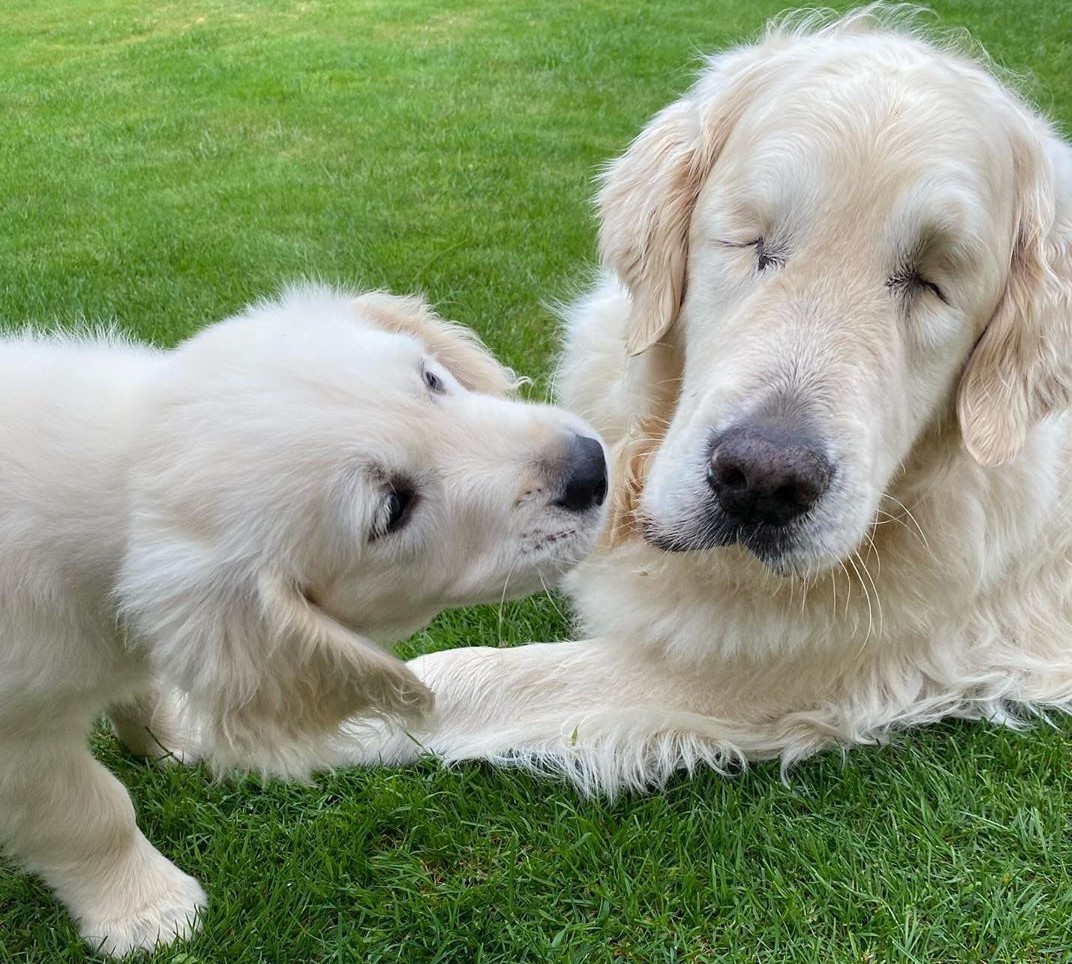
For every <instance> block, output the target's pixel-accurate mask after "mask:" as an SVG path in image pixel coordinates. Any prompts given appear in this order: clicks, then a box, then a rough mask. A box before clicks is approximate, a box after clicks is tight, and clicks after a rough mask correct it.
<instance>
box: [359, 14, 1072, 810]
mask: <svg viewBox="0 0 1072 964" xmlns="http://www.w3.org/2000/svg"><path fill="white" fill-rule="evenodd" d="M898 18H899V15H898V14H896V13H894V14H890V13H889V12H887V11H886V10H884V9H882V8H874V7H872V8H865V9H862V10H858V11H855V12H852V13H850V14H848V15H846V16H845V17H843V18H841V19H837V20H830V19H824V18H823V17H822V16H815V15H812V16H806V17H797V18H792V17H791V18H789V19H788V20H782V21H780V22H778V23H775V24H773V25H772V26H770V27H769V28H768V29H767V31H766V33H765V35H764V36H763V37H762V39H761V40H760V41H759V42H757V43H755V44H751V45H748V46H743V47H739V48H737V49H734V50H730V51H728V52H726V53H722V54H720V55H718V56H716V57H714V58H712V59H711V60H710V61H709V62H708V64H707V66H706V68H705V69H704V70H703V73H702V75H701V76H700V78H699V80H698V82H697V83H696V85H695V86H694V87H693V88H692V89H691V90H689V91H688V92H687V93H686V94H685V95H684V96H683V97H681V99H680V100H678V101H676V102H675V103H673V104H671V105H670V106H669V107H667V108H666V109H665V110H663V111H661V112H660V113H658V114H657V115H656V116H655V117H654V118H653V119H652V120H651V121H650V123H649V124H648V125H647V126H646V127H645V129H644V130H643V131H642V132H641V134H640V135H639V137H638V138H637V139H636V140H635V141H634V143H633V144H632V145H631V146H630V147H629V149H628V150H627V151H626V152H625V154H624V155H623V156H622V157H620V158H618V159H617V160H616V161H614V162H613V163H612V164H611V165H610V166H609V168H608V170H607V172H606V174H605V178H604V181H603V185H602V190H601V192H600V194H599V211H600V216H601V230H600V249H601V254H602V259H603V262H604V265H605V268H606V269H607V273H606V275H605V277H604V278H603V280H602V281H601V282H600V283H599V284H598V285H597V287H596V288H595V290H594V291H592V292H591V294H590V295H589V296H588V297H587V298H585V299H583V300H582V301H581V302H580V303H579V304H577V305H575V306H574V307H573V308H572V309H571V310H570V311H569V313H568V318H567V332H566V348H565V356H564V360H563V363H562V368H561V372H560V377H559V381H558V384H559V386H560V389H561V393H562V397H563V399H564V400H565V402H566V403H567V405H569V406H570V407H571V408H573V409H574V410H575V411H576V412H578V413H580V414H582V415H583V416H584V417H586V418H588V419H590V420H591V421H592V423H593V424H594V425H595V426H596V427H597V428H599V429H600V431H602V432H603V433H604V435H605V436H606V438H607V439H608V441H609V442H610V443H611V444H612V445H613V446H614V447H615V451H616V464H617V477H616V480H615V482H614V490H615V495H614V516H613V519H612V522H611V524H610V527H609V529H608V531H607V532H606V533H605V539H604V542H603V544H602V546H601V548H600V549H599V550H598V551H597V552H596V553H595V555H594V556H593V557H592V558H591V559H590V560H589V561H588V562H587V563H586V564H584V565H583V566H582V567H581V568H580V569H579V570H577V572H576V573H575V574H574V576H573V577H572V579H571V581H570V583H569V585H570V588H571V591H572V595H573V598H574V600H575V603H576V606H577V608H578V610H579V613H580V619H581V623H582V625H583V627H584V630H585V632H586V633H588V634H591V635H592V637H593V638H590V639H586V640H584V641H581V642H572V643H561V644H543V645H530V646H526V647H522V648H519V649H513V650H495V649H467V650H456V651H450V652H443V653H437V654H435V655H430V656H425V657H422V658H420V659H418V660H416V661H415V662H414V663H412V664H411V665H412V668H413V669H414V671H415V672H416V673H417V675H418V676H420V677H421V678H422V679H423V680H424V681H425V683H427V685H428V686H429V687H431V688H432V689H433V690H434V691H435V692H436V694H437V707H438V722H437V724H436V726H435V727H434V728H433V729H432V730H431V731H429V732H428V733H426V734H424V735H423V736H422V740H421V742H422V744H423V746H426V747H428V748H430V749H431V750H432V751H433V752H435V753H436V754H438V755H440V756H442V757H443V758H445V759H447V760H459V759H467V758H485V759H492V760H499V761H511V762H514V763H518V764H521V765H530V766H533V767H538V768H548V769H552V770H555V771H559V772H563V773H566V774H568V775H570V776H571V777H572V778H573V779H574V780H575V781H576V782H577V783H578V784H579V785H580V786H581V787H582V788H583V789H585V790H587V791H590V792H603V793H614V792H616V791H618V790H621V789H623V788H630V789H636V788H645V787H651V786H653V785H658V784H660V783H662V782H663V781H664V780H665V779H666V778H667V777H668V776H669V775H670V774H671V773H673V772H674V771H676V770H678V769H681V768H684V769H687V770H688V769H692V768H694V767H697V766H701V765H710V766H714V767H723V766H725V765H727V764H728V763H735V762H737V761H739V760H742V759H758V758H770V757H781V759H782V760H783V761H784V762H785V763H786V764H788V763H791V762H792V761H795V760H798V759H800V758H801V757H804V756H806V755H807V754H810V753H814V752H815V751H817V750H820V749H821V748H823V747H829V746H832V745H839V744H840V745H847V744H854V743H866V742H872V741H875V740H881V739H883V738H885V737H887V736H888V735H889V734H890V733H891V731H893V730H895V729H897V728H900V727H905V726H911V725H916V724H922V723H929V722H932V721H934V720H938V719H940V718H942V717H946V716H961V717H972V718H985V719H990V720H1005V721H1008V720H1010V719H1016V718H1021V717H1023V716H1025V715H1029V714H1030V713H1032V712H1033V711H1035V710H1036V709H1038V708H1043V707H1058V708H1061V709H1066V708H1067V707H1068V706H1069V700H1070V699H1072V567H1070V565H1069V552H1070V546H1072V523H1070V519H1072V515H1070V513H1072V505H1070V498H1072V496H1070V493H1072V469H1070V467H1069V464H1068V457H1069V453H1068V448H1069V431H1070V421H1069V417H1068V415H1067V414H1066V408H1067V407H1068V405H1069V401H1070V390H1072V337H1070V335H1072V150H1070V148H1069V145H1068V144H1067V143H1066V142H1065V141H1063V140H1062V139H1060V138H1059V137H1058V136H1057V135H1056V134H1055V133H1054V130H1053V128H1052V127H1051V126H1050V125H1049V124H1048V123H1047V122H1046V121H1045V120H1044V119H1042V118H1041V117H1040V116H1039V115H1038V114H1037V113H1036V112H1035V111H1034V110H1033V109H1031V108H1030V107H1028V106H1027V105H1026V104H1025V103H1024V101H1023V100H1021V99H1020V98H1019V97H1018V96H1016V94H1014V93H1013V92H1011V91H1010V90H1009V89H1008V88H1007V87H1006V86H1005V85H1004V84H1003V83H1002V82H1001V81H1000V80H999V79H997V77H996V76H995V75H994V73H993V72H992V70H990V69H989V68H988V66H987V64H986V63H985V61H983V60H982V59H980V58H978V57H976V58H972V57H969V56H967V55H965V54H963V53H960V52H957V51H956V50H955V49H953V48H952V47H951V46H950V45H949V44H946V43H939V42H934V41H931V40H928V39H926V38H925V37H924V36H923V35H922V32H921V31H920V30H919V29H918V27H916V26H915V25H913V23H911V22H907V23H906V22H903V19H902V20H901V22H898ZM376 750H377V752H378V753H379V754H380V756H381V758H383V759H387V760H403V759H407V758H409V757H411V756H413V755H414V754H415V753H418V752H420V750H421V747H420V746H416V745H415V744H414V743H413V742H412V741H409V740H407V739H406V738H405V737H404V736H400V735H398V734H397V733H396V734H385V735H384V738H383V741H382V743H381V744H380V745H379V746H378V747H377V748H376ZM355 758H359V759H364V758H366V757H365V755H364V754H362V753H357V754H355Z"/></svg>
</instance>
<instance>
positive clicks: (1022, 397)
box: [957, 124, 1072, 465]
mask: <svg viewBox="0 0 1072 964" xmlns="http://www.w3.org/2000/svg"><path fill="white" fill-rule="evenodd" d="M1036 127H1037V129H1036V131H1035V135H1036V136H1035V137H1033V139H1032V140H1031V142H1030V143H1026V144H1025V145H1024V146H1023V147H1022V148H1021V150H1020V152H1019V156H1018V157H1017V188H1016V190H1017V198H1016V217H1017V223H1016V227H1015V241H1014V247H1013V253H1012V263H1011V265H1010V267H1009V275H1008V281H1007V283H1006V288H1005V293H1004V295H1003V297H1002V299H1001V301H1000V302H999V303H998V306H997V310H996V311H995V312H994V315H993V317H992V318H991V319H990V322H989V324H988V325H987V326H986V329H985V330H984V331H983V334H982V336H981V337H980V339H979V341H978V343H977V344H976V346H975V349H974V350H973V352H972V354H971V357H970V358H969V360H968V364H967V367H966V368H965V370H964V374H963V376H962V377H961V381H960V388H959V392H958V397H957V415H958V417H959V420H960V428H961V433H962V434H963V437H964V445H965V446H966V447H967V449H968V451H969V452H970V453H971V454H972V456H973V457H974V458H975V460H976V461H977V462H979V463H980V464H982V465H1001V464H1003V463H1005V462H1008V461H1009V460H1010V459H1011V458H1013V457H1014V456H1015V455H1016V454H1017V453H1018V452H1019V451H1020V449H1021V448H1022V447H1023V445H1024V442H1025V441H1026V439H1027V435H1028V432H1029V431H1030V430H1031V428H1032V427H1033V426H1034V425H1035V424H1036V423H1037V422H1039V420H1041V419H1043V418H1045V417H1046V416H1047V415H1050V414H1052V413H1054V412H1058V411H1060V410H1061V409H1064V408H1067V407H1068V406H1069V404H1070V403H1072V148H1070V147H1069V145H1068V144H1067V143H1066V142H1064V141H1062V140H1060V139H1059V138H1058V137H1057V136H1056V135H1055V134H1053V133H1052V132H1051V131H1049V130H1048V129H1044V128H1042V125H1041V124H1038V125H1036ZM1038 128H1042V129H1038Z"/></svg>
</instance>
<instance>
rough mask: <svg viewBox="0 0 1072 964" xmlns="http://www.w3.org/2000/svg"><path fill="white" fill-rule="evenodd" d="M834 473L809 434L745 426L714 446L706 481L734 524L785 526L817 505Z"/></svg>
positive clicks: (785, 427) (783, 428)
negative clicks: (831, 474)
mask: <svg viewBox="0 0 1072 964" xmlns="http://www.w3.org/2000/svg"><path fill="white" fill-rule="evenodd" d="M830 473H831V468H830V463H829V462H828V461H827V459H826V457H825V456H824V455H823V454H822V452H821V451H820V449H819V447H818V445H816V444H815V442H814V441H813V440H812V439H810V438H809V437H808V436H807V435H806V434H804V433H802V432H800V431H799V430H797V429H794V428H792V427H789V426H780V425H764V424H762V423H746V424H743V425H737V426H734V427H733V428H731V429H728V430H727V431H726V432H724V433H723V434H722V435H721V436H720V437H719V438H718V439H717V440H716V444H715V448H714V451H713V452H712V453H711V460H710V462H709V463H708V466H707V481H708V483H709V484H710V486H711V489H712V491H713V492H714V494H715V498H716V499H718V503H719V505H720V506H721V507H722V511H723V512H725V513H726V515H727V516H729V517H730V518H731V519H732V520H733V521H734V522H737V523H738V524H740V525H755V524H760V523H765V524H767V525H775V526H781V525H785V524H786V523H787V522H790V521H791V520H793V519H795V518H796V517H797V516H800V515H803V514H804V513H805V512H807V511H808V509H810V508H811V507H812V506H813V505H814V504H815V503H816V502H817V501H818V500H819V497H820V496H821V495H822V494H823V492H825V491H826V487H827V485H828V484H829V482H830Z"/></svg>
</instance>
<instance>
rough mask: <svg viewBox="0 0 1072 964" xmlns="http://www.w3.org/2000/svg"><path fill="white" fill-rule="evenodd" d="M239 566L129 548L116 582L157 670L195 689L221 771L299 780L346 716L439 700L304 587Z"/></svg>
mask: <svg viewBox="0 0 1072 964" xmlns="http://www.w3.org/2000/svg"><path fill="white" fill-rule="evenodd" d="M232 565H233V564H232V563H230V562H229V561H221V560H219V559H217V558H216V557H215V556H214V555H210V554H209V553H206V552H205V550H204V549H203V548H202V547H196V546H191V545H185V546H184V545H181V544H179V543H171V544H170V545H161V544H156V545H154V546H152V547H147V548H146V549H144V550H141V551H136V552H134V553H130V554H128V558H127V561H126V563H125V566H124V572H123V576H122V579H121V582H120V589H119V596H120V602H121V611H122V613H123V615H124V618H125V620H126V621H127V623H128V624H130V625H131V626H132V627H133V628H134V629H135V630H136V632H137V633H138V635H139V636H140V637H141V638H143V639H144V640H146V641H147V642H148V645H149V661H150V666H151V668H152V669H153V671H154V673H155V674H156V675H158V676H159V677H160V678H161V679H164V680H166V681H168V682H169V683H171V684H174V685H176V686H177V687H178V688H179V689H181V690H182V691H183V692H184V693H185V694H186V698H187V701H188V704H189V712H190V714H191V717H192V722H193V723H194V724H195V725H196V726H197V728H198V729H199V731H200V737H201V738H200V741H199V742H200V743H201V744H202V749H203V751H204V752H205V753H206V755H207V757H208V758H209V759H210V760H211V761H212V763H213V765H214V766H215V767H216V768H217V769H221V770H229V769H240V770H252V771H258V772H261V773H264V774H272V775H277V776H282V777H286V778H293V777H302V776H304V775H305V774H307V773H308V772H309V771H310V770H311V769H314V768H316V767H318V766H321V765H324V764H325V763H328V762H330V760H331V758H332V747H333V744H334V737H335V735H336V733H337V731H338V728H339V725H340V724H341V723H342V722H343V721H344V720H345V719H347V718H348V717H350V716H352V715H355V714H358V713H360V714H363V715H373V716H375V715H381V716H389V717H391V718H393V719H400V720H403V721H406V720H410V721H412V720H415V719H419V718H420V717H421V716H422V715H423V714H424V713H425V712H426V711H428V710H429V709H430V708H431V705H432V694H431V693H430V692H429V690H428V689H427V688H426V687H425V686H424V685H423V684H422V683H421V682H420V681H419V680H418V679H417V678H416V676H414V675H413V674H412V673H411V672H410V671H409V670H408V669H407V668H406V667H405V665H404V664H403V663H402V662H400V661H399V660H397V659H395V658H394V657H393V656H391V655H390V654H388V653H385V652H383V651H382V650H381V649H379V648H378V647H377V646H376V645H375V644H374V643H372V642H371V641H369V640H366V639H364V638H362V637H360V636H357V635H356V634H354V633H352V632H350V631H349V630H348V629H346V628H345V627H344V626H342V625H341V624H340V623H338V622H337V621H336V620H334V619H332V618H331V617H330V616H329V615H328V614H327V613H325V612H324V611H323V610H322V609H320V607H319V606H318V605H317V603H316V600H315V598H313V597H312V596H311V595H310V594H309V593H308V592H306V591H304V590H303V589H302V587H301V586H299V585H297V584H296V583H295V582H294V581H292V580H290V579H288V578H287V577H285V576H284V575H282V574H281V573H278V572H273V571H271V570H270V569H266V568H262V569H260V570H257V571H249V572H245V573H242V574H241V575H239V574H236V573H235V572H234V571H233V570H232Z"/></svg>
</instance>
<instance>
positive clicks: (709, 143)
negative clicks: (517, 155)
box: [596, 47, 761, 354]
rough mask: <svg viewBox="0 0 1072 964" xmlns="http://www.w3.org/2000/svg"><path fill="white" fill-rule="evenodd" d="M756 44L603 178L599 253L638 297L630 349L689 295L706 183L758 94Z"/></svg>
mask: <svg viewBox="0 0 1072 964" xmlns="http://www.w3.org/2000/svg"><path fill="white" fill-rule="evenodd" d="M756 50H757V48H755V47H745V48H741V49H739V50H733V51H729V52H728V53H725V54H721V55H719V56H718V57H714V58H712V59H711V60H710V61H709V62H708V65H707V67H706V69H705V70H704V72H703V74H702V76H701V77H700V79H699V81H698V82H697V83H696V85H695V86H694V87H693V88H692V89H691V90H690V91H689V92H688V93H687V94H686V95H685V96H684V97H682V98H681V99H680V100H678V101H676V102H675V103H673V104H671V105H670V106H669V107H666V108H665V109H663V110H662V111H660V112H659V113H658V114H656V115H655V117H654V118H653V119H652V120H651V121H650V122H649V123H648V125H647V126H646V127H645V128H644V130H642V131H641V132H640V134H639V136H638V137H637V138H636V140H634V141H633V143H632V144H631V145H630V146H629V148H628V150H626V152H625V153H624V154H623V155H622V156H621V157H619V158H618V159H617V160H615V161H612V162H611V164H610V165H609V166H608V167H607V169H606V171H605V172H604V173H603V176H602V187H601V189H600V191H599V194H598V196H597V198H596V203H597V206H598V210H599V217H600V229H599V251H600V257H601V259H602V261H603V264H604V265H605V266H606V267H608V268H611V269H612V270H613V271H615V272H616V273H617V275H618V277H619V278H621V279H622V281H623V282H624V284H625V286H626V288H628V289H629V293H630V295H631V296H632V301H633V306H632V312H631V316H630V322H629V334H628V336H627V340H626V345H625V347H626V350H627V351H628V352H629V353H630V354H639V353H640V352H643V351H646V350H647V349H648V348H649V347H651V346H652V345H653V344H655V343H656V342H657V341H659V339H660V338H662V337H663V336H664V335H665V334H666V332H667V331H668V330H669V329H670V326H671V325H673V323H674V321H675V320H676V319H677V315H678V312H679V311H680V309H681V302H682V299H683V298H684V295H685V281H686V279H685V262H686V259H687V257H688V236H689V224H690V222H691V221H692V211H693V208H694V206H695V204H696V199H697V198H698V197H699V194H700V189H701V188H702V187H703V183H704V180H705V179H706V177H707V175H708V174H709V173H710V171H711V169H712V167H713V166H714V164H715V162H716V160H717V159H718V155H719V154H720V153H721V151H722V148H723V146H724V145H725V143H726V140H727V138H728V137H729V134H730V132H731V130H732V129H733V126H734V124H735V123H736V122H737V119H738V118H739V116H740V115H741V113H742V112H743V110H744V108H745V107H746V106H747V105H748V103H749V101H751V100H752V99H753V98H754V97H755V96H756V92H757V89H758V85H759V83H760V80H761V77H760V70H761V67H760V65H759V64H760V62H759V61H758V60H757V57H756Z"/></svg>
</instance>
